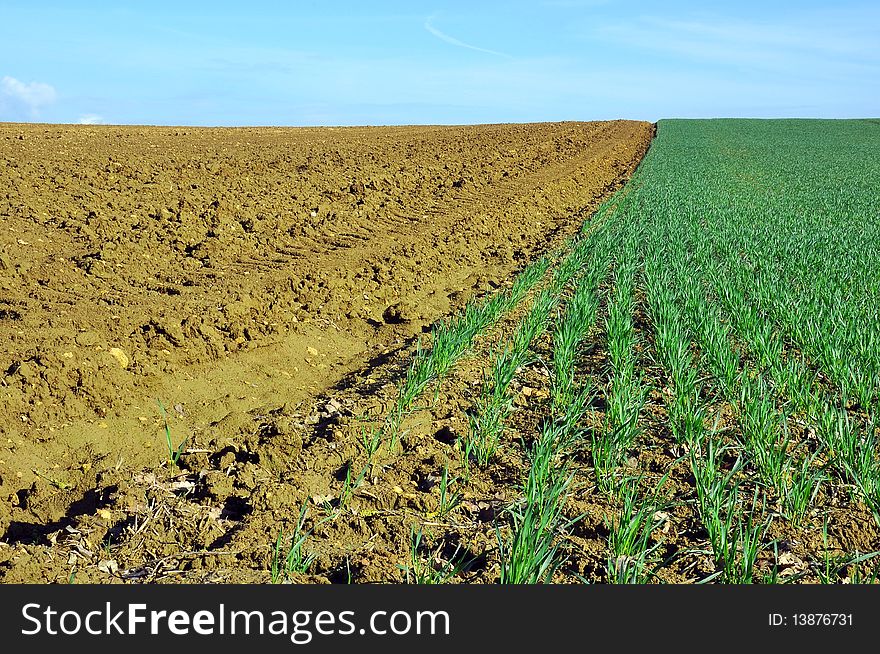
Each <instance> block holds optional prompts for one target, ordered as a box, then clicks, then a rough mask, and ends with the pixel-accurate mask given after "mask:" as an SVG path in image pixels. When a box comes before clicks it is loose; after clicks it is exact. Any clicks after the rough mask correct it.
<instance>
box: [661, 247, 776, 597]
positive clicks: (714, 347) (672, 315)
mask: <svg viewBox="0 0 880 654" xmlns="http://www.w3.org/2000/svg"><path fill="white" fill-rule="evenodd" d="M664 240H666V241H667V243H668V241H669V239H664ZM645 270H646V275H645V277H646V290H647V293H648V303H649V314H650V319H651V322H652V324H653V328H654V335H655V354H656V357H657V359H658V362H659V363H660V364H661V365H662V367H663V369H664V370H665V371H666V374H667V376H668V378H669V381H670V386H671V388H670V393H671V396H670V397H667V410H668V414H669V420H670V430H671V432H672V434H673V437H674V438H675V439H676V440H677V441H679V442H680V443H682V444H684V445H686V446H687V449H688V452H689V459H690V461H689V462H690V466H691V471H692V473H693V475H694V479H695V485H696V495H697V511H698V513H699V517H700V521H701V522H702V524H703V527H704V529H705V530H706V534H707V537H708V541H709V545H710V548H711V552H710V554H711V556H712V557H713V561H714V564H715V567H716V572H715V573H714V574H713V575H712V576H710V577H709V578H708V579H706V580H705V581H709V580H712V579H715V578H720V580H721V581H722V582H724V583H751V582H752V581H753V580H754V575H755V564H756V562H757V558H758V554H759V553H760V551H761V549H762V548H763V547H764V544H763V541H764V537H765V535H766V533H767V530H768V528H769V524H770V522H769V518H765V517H764V516H763V515H762V516H761V517H758V518H756V516H757V514H758V511H759V508H758V506H759V503H758V498H759V495H758V493H759V491H758V487H757V486H756V487H755V494H754V495H753V496H752V498H751V500H752V501H751V506H743V492H742V475H741V474H740V473H742V472H743V462H742V459H741V458H739V457H738V458H737V459H736V460H735V461H734V462H733V464H732V465H729V466H728V467H727V468H726V469H725V467H724V465H723V461H724V457H725V455H726V454H727V452H728V449H729V448H727V447H725V446H723V445H722V444H721V440H720V438H719V434H718V432H717V429H716V428H715V427H712V428H707V426H706V417H707V406H706V402H705V401H704V400H703V399H702V397H701V396H702V388H701V386H700V379H699V375H698V372H697V368H696V366H695V365H694V355H693V353H692V351H691V342H692V333H691V331H690V330H689V328H688V324H689V323H690V325H692V326H693V328H694V332H696V336H697V341H698V343H699V345H700V346H701V348H702V354H703V361H704V362H705V363H706V364H707V367H708V368H709V369H710V370H711V371H712V372H713V376H715V378H716V380H717V381H718V383H719V385H720V386H721V388H722V389H723V392H724V394H725V396H727V397H728V399H733V397H732V393H733V389H734V388H735V386H736V384H737V382H738V381H740V380H741V378H740V376H739V359H738V357H737V356H736V353H735V352H734V351H732V350H731V349H730V342H729V339H728V334H727V332H726V331H725V326H724V325H723V323H721V322H720V321H718V320H717V314H715V313H713V311H712V308H713V307H710V306H709V305H708V302H707V301H706V298H705V296H704V295H702V294H700V293H699V287H698V286H695V285H694V284H693V283H692V282H693V278H692V275H693V271H690V273H688V270H689V266H688V261H687V257H686V254H685V252H683V251H682V250H681V249H678V248H674V247H673V248H660V247H656V246H655V247H653V248H651V250H650V252H649V255H648V257H647V260H646V264H645ZM682 296H683V297H684V302H683V303H684V305H685V307H686V309H685V311H686V313H685V315H683V314H682V312H681V310H680V309H679V305H678V302H677V300H679V299H681V298H682ZM744 431H747V430H744ZM744 445H745V447H746V448H747V449H748V450H749V451H750V452H752V453H753V454H755V453H756V451H757V450H758V449H759V447H764V446H767V447H770V444H769V443H767V442H761V443H760V444H758V443H756V442H754V441H748V439H747V442H746V443H745V444H744ZM761 507H762V508H761V513H762V514H763V513H764V511H763V503H762V504H761Z"/></svg>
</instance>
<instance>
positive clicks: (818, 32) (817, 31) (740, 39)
mask: <svg viewBox="0 0 880 654" xmlns="http://www.w3.org/2000/svg"><path fill="white" fill-rule="evenodd" d="M596 32H597V34H598V35H599V36H600V38H603V39H605V40H607V41H612V42H614V43H615V44H617V45H627V46H630V47H633V48H638V49H645V50H652V51H655V52H659V53H664V54H668V55H673V56H677V57H681V58H683V59H686V60H689V61H691V62H695V63H698V64H722V65H726V66H732V67H748V68H750V69H753V70H765V71H771V72H776V73H780V74H785V73H787V74H792V75H795V76H798V77H803V76H811V77H822V78H830V79H837V78H839V77H840V76H841V75H844V74H846V75H850V76H864V75H867V74H876V73H877V71H878V66H880V57H878V56H877V55H876V48H875V47H873V45H872V44H873V41H872V40H871V39H873V37H870V38H869V37H868V36H867V34H866V32H865V30H864V29H862V28H860V26H859V24H858V23H854V24H852V25H848V24H840V23H838V24H836V25H834V24H829V23H824V24H819V23H818V21H817V20H816V19H813V20H811V21H803V22H801V23H800V24H794V23H793V22H792V23H787V24H781V23H778V22H775V23H774V22H750V21H743V20H736V19H720V18H717V17H716V18H715V19H714V20H707V19H694V20H669V19H666V18H658V17H650V16H642V17H640V18H638V19H636V20H634V21H633V20H631V21H629V22H628V23H615V24H610V25H604V26H600V27H599V28H598V29H597V30H596Z"/></svg>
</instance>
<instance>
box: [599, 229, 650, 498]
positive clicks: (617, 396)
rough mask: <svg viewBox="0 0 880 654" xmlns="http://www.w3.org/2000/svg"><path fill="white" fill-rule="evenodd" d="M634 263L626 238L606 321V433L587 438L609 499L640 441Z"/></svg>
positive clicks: (642, 395)
mask: <svg viewBox="0 0 880 654" xmlns="http://www.w3.org/2000/svg"><path fill="white" fill-rule="evenodd" d="M638 259H639V257H638V245H637V239H635V238H626V240H625V241H624V243H623V244H622V246H621V250H620V252H619V256H618V258H617V261H616V266H615V270H614V275H613V278H614V279H613V288H612V291H611V295H610V298H609V300H608V310H607V315H606V317H605V331H606V339H607V346H608V364H609V369H610V370H609V377H610V378H609V382H608V384H607V386H606V388H605V405H606V410H605V427H604V429H603V430H599V431H596V432H595V433H593V435H592V458H593V468H594V472H595V475H596V481H597V484H598V486H599V488H600V489H601V490H602V491H603V492H605V493H607V494H609V495H613V494H614V493H616V492H617V491H618V490H620V488H621V483H622V481H623V477H622V476H621V471H622V469H623V463H624V462H625V460H626V458H627V456H628V452H629V450H631V449H632V447H633V445H634V443H635V441H636V439H637V437H638V435H639V424H638V423H639V415H640V414H641V411H642V409H643V408H644V405H645V399H646V396H647V386H646V385H645V384H644V383H643V380H642V378H641V376H640V375H639V374H637V371H636V370H637V365H636V364H637V362H636V354H635V349H634V348H635V346H636V333H635V329H634V312H635V296H634V289H635V278H636V271H637V270H638V268H639V260H638Z"/></svg>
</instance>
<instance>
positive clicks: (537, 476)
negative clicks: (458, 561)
mask: <svg viewBox="0 0 880 654" xmlns="http://www.w3.org/2000/svg"><path fill="white" fill-rule="evenodd" d="M593 255H594V258H593V259H592V262H591V263H590V264H588V265H587V266H586V267H585V268H584V269H583V270H584V274H583V275H582V276H579V277H578V281H577V284H576V286H575V290H574V293H573V295H572V296H571V298H570V299H569V301H568V304H567V306H566V310H565V313H564V314H563V315H562V316H560V317H559V318H558V319H557V320H556V323H555V325H554V330H553V361H552V366H551V368H552V372H553V374H552V378H551V388H550V395H551V408H550V415H549V417H548V418H547V419H546V420H545V421H544V423H543V425H542V428H541V432H540V435H539V437H538V438H537V439H536V440H535V442H534V443H533V444H532V446H531V449H530V452H529V459H530V466H529V471H528V475H527V476H526V479H525V481H524V482H523V493H522V497H521V498H520V499H519V501H517V502H516V503H515V504H514V505H513V506H511V507H510V508H509V509H508V514H509V515H510V531H509V534H508V535H507V536H506V537H503V536H502V534H501V529H500V528H496V529H497V532H496V534H497V538H498V549H499V555H500V560H501V572H500V582H501V583H502V584H537V583H546V582H549V581H551V580H552V578H553V575H554V573H555V572H556V570H558V568H559V566H560V565H561V564H562V563H563V562H564V557H563V556H562V553H561V552H560V549H559V548H560V542H561V535H562V534H563V533H564V532H565V531H566V530H567V528H568V527H569V526H570V525H571V524H572V522H574V521H576V520H577V518H575V519H574V520H570V519H566V517H565V515H564V508H565V503H566V498H567V496H568V494H569V492H570V488H571V484H572V479H573V474H572V471H571V467H570V463H569V458H568V457H569V454H570V453H571V452H572V451H573V449H574V448H575V447H576V445H577V444H578V443H579V441H580V440H581V439H582V437H583V429H582V427H581V426H580V423H581V420H582V418H583V416H584V415H585V413H586V412H587V411H588V409H589V406H590V404H591V402H592V398H593V387H592V383H591V380H589V379H586V380H580V379H577V377H576V364H577V359H578V355H579V352H580V350H581V348H582V345H583V343H584V341H585V339H586V337H587V335H588V333H589V331H590V329H591V327H592V326H593V324H594V323H595V320H596V314H597V311H598V299H597V289H598V286H599V281H600V279H601V277H602V276H604V272H605V270H606V269H607V265H608V258H607V257H608V253H607V249H605V248H604V247H600V248H597V249H596V250H594V252H593Z"/></svg>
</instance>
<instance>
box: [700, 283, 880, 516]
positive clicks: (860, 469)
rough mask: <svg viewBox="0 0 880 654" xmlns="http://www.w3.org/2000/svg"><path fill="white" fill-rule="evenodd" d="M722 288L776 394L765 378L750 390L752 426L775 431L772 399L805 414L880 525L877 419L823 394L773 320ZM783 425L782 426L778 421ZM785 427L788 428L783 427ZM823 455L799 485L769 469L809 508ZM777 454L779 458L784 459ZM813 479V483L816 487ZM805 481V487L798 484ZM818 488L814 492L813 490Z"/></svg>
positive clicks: (805, 469)
mask: <svg viewBox="0 0 880 654" xmlns="http://www.w3.org/2000/svg"><path fill="white" fill-rule="evenodd" d="M713 279H714V283H715V285H716V288H717V286H721V290H720V291H719V295H720V297H721V299H722V303H723V304H724V305H725V307H726V309H727V310H728V313H729V314H730V315H732V316H736V318H734V320H733V321H732V322H733V324H734V326H735V329H736V332H737V336H739V337H740V338H741V339H742V341H743V342H744V343H745V344H746V346H747V347H748V348H749V349H750V350H751V351H753V352H754V353H755V356H756V358H757V364H758V366H759V368H760V369H762V370H764V371H766V372H767V374H768V376H769V378H770V381H771V384H772V386H773V389H772V393H771V389H769V388H767V386H768V385H767V384H766V383H765V382H764V380H763V379H762V378H760V377H759V378H757V379H755V380H753V381H752V383H751V388H748V389H744V393H745V392H748V393H749V395H750V398H749V399H750V405H751V406H752V407H753V409H754V410H753V412H752V413H753V416H752V423H753V424H755V425H756V427H757V429H759V430H767V429H773V428H774V425H773V423H774V420H773V415H772V412H771V411H770V409H769V407H768V405H769V404H771V400H770V399H769V398H770V396H771V394H775V395H776V396H777V397H780V398H784V399H787V400H788V402H789V404H790V406H791V409H792V410H794V411H798V412H800V413H801V414H803V416H804V418H805V419H806V421H807V423H808V424H809V425H811V426H813V427H814V429H815V431H816V434H817V437H818V439H819V441H820V443H821V444H822V446H823V448H824V450H825V451H824V454H825V455H826V456H827V457H828V460H829V462H830V463H831V465H832V466H833V468H834V469H835V471H836V472H837V474H838V475H839V476H840V477H841V479H843V480H845V481H846V482H847V483H849V484H851V485H852V487H853V489H854V490H855V492H856V495H857V496H858V499H861V500H862V501H863V502H864V503H865V504H866V506H867V507H868V508H869V509H870V510H871V511H872V513H873V514H874V516H875V519H876V520H877V521H878V523H880V457H878V449H880V448H878V439H877V425H876V424H875V422H874V419H873V417H872V416H869V417H868V418H867V420H859V419H858V418H855V417H853V416H852V415H851V414H850V413H849V412H848V411H847V410H846V408H845V407H844V406H841V405H839V403H838V402H837V398H835V397H834V396H833V395H831V394H830V393H828V392H826V391H824V390H823V388H822V387H821V386H820V385H819V384H818V383H817V376H816V374H815V373H811V372H810V370H809V368H808V367H807V364H806V362H805V360H804V359H803V357H800V356H788V357H784V356H783V345H782V341H781V336H780V334H779V331H778V330H774V329H773V323H772V321H771V320H770V319H769V316H765V315H762V313H761V312H760V311H759V310H758V309H757V308H756V307H754V305H751V304H750V303H748V302H747V300H746V297H745V295H744V294H743V293H742V292H740V291H739V290H738V289H734V290H728V291H725V290H724V287H723V285H721V284H718V277H717V275H715V277H714V278H713ZM775 422H778V421H775ZM783 424H784V423H783ZM821 454H823V452H821V451H816V452H815V453H814V454H813V455H812V456H811V457H806V458H805V459H804V460H803V462H802V464H801V466H802V474H801V476H800V478H799V479H798V478H795V479H794V480H793V481H790V480H788V479H785V476H784V475H783V474H782V473H783V471H782V470H781V467H782V466H781V465H780V464H779V462H778V461H775V460H773V459H770V460H768V461H767V468H768V471H769V472H770V473H771V474H775V475H776V477H775V479H776V483H775V484H774V485H778V486H781V487H785V486H786V485H789V484H791V485H792V491H793V493H794V495H795V497H796V498H797V500H798V501H799V502H800V503H801V504H804V503H807V504H808V503H809V501H810V500H811V499H812V498H811V494H812V495H814V494H815V491H817V490H818V488H817V487H818V484H819V483H821V481H822V480H823V479H824V478H825V477H826V475H825V474H824V472H822V471H820V470H816V464H815V461H816V460H817V459H818V457H819V456H820V455H821ZM780 457H781V455H777V457H776V458H780ZM810 480H812V482H813V483H810ZM798 482H800V483H798ZM811 487H812V489H813V490H810V488H811Z"/></svg>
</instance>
